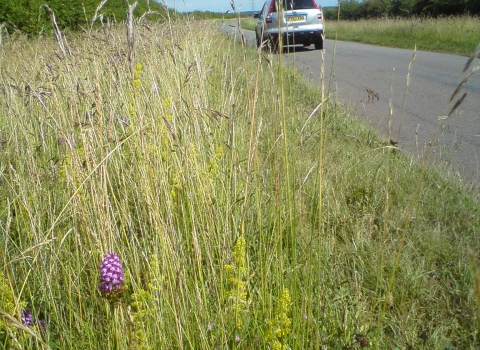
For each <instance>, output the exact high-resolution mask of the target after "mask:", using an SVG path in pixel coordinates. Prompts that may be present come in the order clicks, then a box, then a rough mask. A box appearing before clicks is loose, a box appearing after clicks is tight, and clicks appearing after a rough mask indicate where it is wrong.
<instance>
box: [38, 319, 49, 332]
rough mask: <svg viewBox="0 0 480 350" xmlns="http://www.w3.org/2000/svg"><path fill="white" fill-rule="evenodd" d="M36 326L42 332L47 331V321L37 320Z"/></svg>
mask: <svg viewBox="0 0 480 350" xmlns="http://www.w3.org/2000/svg"><path fill="white" fill-rule="evenodd" d="M38 325H39V327H40V329H41V330H42V331H45V330H46V329H47V321H46V320H38Z"/></svg>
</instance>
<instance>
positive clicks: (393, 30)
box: [242, 16, 480, 56]
mask: <svg viewBox="0 0 480 350" xmlns="http://www.w3.org/2000/svg"><path fill="white" fill-rule="evenodd" d="M256 23H257V20H256V19H255V18H252V17H249V18H244V19H242V28H244V29H248V30H255V24H256ZM325 36H326V38H327V39H333V40H334V39H335V38H337V40H342V41H357V42H361V43H366V44H373V45H381V46H389V47H397V48H404V49H413V48H414V47H415V46H416V47H417V49H418V50H425V51H433V52H445V53H454V54H459V55H464V56H469V55H471V53H472V52H473V51H474V50H475V48H476V47H477V45H478V43H479V42H480V21H479V20H478V18H474V17H468V16H463V17H445V18H411V19H391V18H385V19H369V20H359V21H326V22H325Z"/></svg>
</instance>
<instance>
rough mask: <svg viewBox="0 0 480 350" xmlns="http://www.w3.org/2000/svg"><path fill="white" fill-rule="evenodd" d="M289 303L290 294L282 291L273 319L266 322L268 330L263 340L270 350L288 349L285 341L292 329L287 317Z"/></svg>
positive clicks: (285, 290) (290, 321)
mask: <svg viewBox="0 0 480 350" xmlns="http://www.w3.org/2000/svg"><path fill="white" fill-rule="evenodd" d="M291 302H292V300H291V298H290V292H289V291H288V289H284V290H283V292H282V295H281V296H280V299H279V300H278V305H277V307H276V309H275V313H274V315H273V318H272V319H270V320H268V323H267V324H268V329H267V332H266V334H265V340H266V341H267V342H268V343H269V344H270V347H271V349H272V350H286V349H288V346H287V344H285V339H286V337H287V336H288V335H289V334H290V331H291V327H292V320H291V319H290V317H289V314H290V303H291Z"/></svg>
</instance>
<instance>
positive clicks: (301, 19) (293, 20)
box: [287, 16, 305, 22]
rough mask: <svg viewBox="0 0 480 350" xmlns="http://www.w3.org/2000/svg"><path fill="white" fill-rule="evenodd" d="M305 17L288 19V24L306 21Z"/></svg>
mask: <svg viewBox="0 0 480 350" xmlns="http://www.w3.org/2000/svg"><path fill="white" fill-rule="evenodd" d="M304 20H305V16H292V17H287V22H298V21H304Z"/></svg>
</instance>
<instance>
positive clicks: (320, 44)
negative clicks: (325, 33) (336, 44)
mask: <svg viewBox="0 0 480 350" xmlns="http://www.w3.org/2000/svg"><path fill="white" fill-rule="evenodd" d="M315 50H323V39H318V40H317V41H315Z"/></svg>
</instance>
